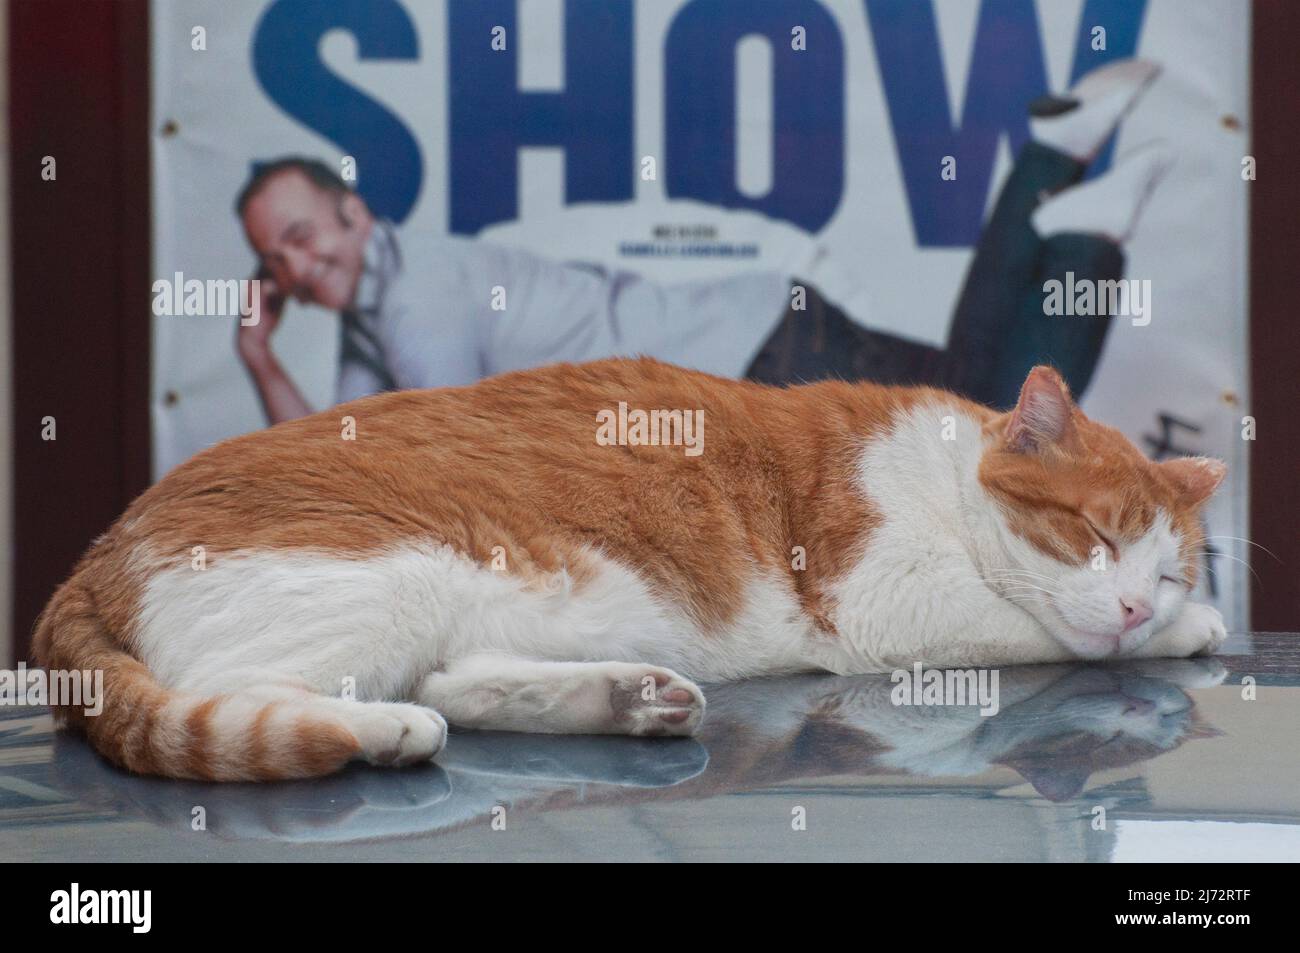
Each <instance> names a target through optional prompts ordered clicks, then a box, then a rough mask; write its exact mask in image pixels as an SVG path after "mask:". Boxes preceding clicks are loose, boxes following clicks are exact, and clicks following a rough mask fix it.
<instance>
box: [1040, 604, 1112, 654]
mask: <svg viewBox="0 0 1300 953" xmlns="http://www.w3.org/2000/svg"><path fill="white" fill-rule="evenodd" d="M1043 601H1044V602H1045V603H1046V605H1047V608H1048V609H1049V610H1050V611H1051V613H1052V615H1053V616H1054V617H1055V620H1056V621H1057V622H1058V623H1059V624H1060V627H1061V628H1062V629H1064V631H1065V632H1066V633H1067V636H1068V637H1066V638H1062V640H1061V641H1063V642H1064V643H1065V644H1066V647H1067V648H1069V649H1070V650H1071V651H1073V652H1074V653H1075V654H1076V655H1079V656H1082V657H1083V658H1106V657H1108V656H1111V655H1122V654H1123V642H1122V639H1121V637H1122V635H1123V633H1122V632H1096V631H1093V630H1089V629H1082V628H1080V627H1079V626H1077V625H1075V624H1073V623H1072V622H1070V620H1069V619H1067V618H1066V617H1065V613H1063V612H1062V611H1061V610H1060V609H1058V608H1057V607H1056V603H1055V602H1053V601H1052V597H1051V596H1048V597H1047V598H1046V599H1044V600H1043Z"/></svg>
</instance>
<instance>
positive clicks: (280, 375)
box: [235, 271, 311, 424]
mask: <svg viewBox="0 0 1300 953" xmlns="http://www.w3.org/2000/svg"><path fill="white" fill-rule="evenodd" d="M257 277H258V279H259V282H260V284H259V285H258V294H259V301H258V308H259V312H258V315H259V318H260V320H259V321H258V322H257V323H256V324H244V322H243V321H242V320H241V321H240V322H239V329H238V330H237V331H236V332H235V350H236V351H238V352H239V359H240V360H241V361H243V362H244V367H246V368H247V369H248V373H249V374H250V375H251V376H252V378H253V385H254V386H255V387H256V388H257V396H258V397H259V398H260V399H261V401H262V408H263V409H264V410H265V411H266V417H267V419H268V420H269V421H270V422H271V423H273V424H278V423H280V422H281V421H284V420H293V419H294V418H295V417H305V416H307V415H308V414H310V413H311V407H310V406H309V405H308V404H307V401H306V400H304V399H303V396H302V394H301V393H299V391H298V388H297V387H296V386H295V385H294V383H293V380H292V379H290V377H289V375H288V374H286V373H285V372H284V368H282V367H281V366H280V362H279V361H277V360H276V359H275V352H274V351H272V350H271V335H272V334H274V333H275V329H276V328H278V327H279V326H280V317H281V315H282V314H283V313H284V294H283V293H282V292H281V291H280V288H279V286H278V285H277V284H276V283H275V282H274V281H273V280H272V279H271V278H270V276H269V275H267V274H266V273H265V272H264V271H263V272H259V273H258V275H257Z"/></svg>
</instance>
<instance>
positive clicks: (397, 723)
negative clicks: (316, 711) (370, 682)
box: [343, 702, 447, 767]
mask: <svg viewBox="0 0 1300 953" xmlns="http://www.w3.org/2000/svg"><path fill="white" fill-rule="evenodd" d="M349 709H351V710H349ZM343 711H344V712H345V719H344V720H345V721H346V723H347V726H348V728H349V729H350V730H351V731H352V734H353V735H355V736H356V739H357V741H358V742H360V744H361V757H363V758H364V759H365V760H366V761H369V762H370V763H371V764H378V765H384V766H388V767H401V766H403V765H408V764H418V763H419V762H421V761H428V760H430V759H431V758H433V757H434V756H435V755H436V754H437V753H438V752H439V751H441V750H442V748H443V745H445V744H446V743H447V722H445V721H444V720H443V718H442V716H441V715H439V714H438V713H437V712H436V711H434V710H433V709H432V708H424V707H422V706H420V705H408V704H402V703H396V702H349V703H348V708H345V709H343Z"/></svg>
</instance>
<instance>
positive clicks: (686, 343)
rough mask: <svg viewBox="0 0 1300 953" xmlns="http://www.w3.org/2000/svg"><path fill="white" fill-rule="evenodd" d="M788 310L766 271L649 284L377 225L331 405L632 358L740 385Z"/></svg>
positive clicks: (784, 284) (786, 290)
mask: <svg viewBox="0 0 1300 953" xmlns="http://www.w3.org/2000/svg"><path fill="white" fill-rule="evenodd" d="M789 303H790V277H789V276H788V275H784V274H781V273H780V272H776V271H754V272H749V273H745V274H740V275H736V276H733V277H728V278H720V279H714V280H703V281H691V282H685V283H679V284H660V283H656V282H653V281H650V280H647V279H645V278H642V277H641V276H640V275H637V274H635V273H634V272H630V271H621V270H619V271H608V270H605V269H603V268H600V267H597V266H592V265H586V264H580V263H576V264H568V263H564V264H562V263H559V262H553V261H549V260H547V259H545V258H542V257H540V256H538V255H534V254H531V253H530V252H526V251H523V250H519V249H514V248H509V247H506V246H503V245H496V244H492V243H490V242H485V241H476V240H473V239H465V238H458V237H454V236H445V235H434V234H427V233H424V234H422V233H419V232H417V231H407V232H402V233H401V234H400V235H399V234H398V233H397V231H396V230H395V229H394V228H393V227H392V225H391V224H389V223H387V222H376V223H375V226H374V228H373V230H372V233H371V236H370V238H369V240H368V242H367V244H366V249H365V263H364V267H363V270H362V275H361V280H360V283H359V285H358V288H357V295H356V300H355V302H354V305H353V306H352V307H351V308H349V309H348V310H346V311H345V312H344V313H343V322H342V336H343V338H342V348H341V353H340V361H339V375H338V386H337V397H338V401H339V402H340V403H342V402H344V401H348V400H353V399H355V398H357V397H362V396H364V395H366V394H373V393H377V392H379V391H382V390H387V389H391V388H403V389H405V388H413V387H455V386H460V385H464V384H470V383H473V382H474V381H476V380H479V379H480V378H482V377H487V376H490V375H493V374H500V373H503V372H505V371H511V370H518V369H521V368H527V367H538V366H542V365H545V364H553V363H557V362H561V361H568V362H575V363H576V362H580V361H590V360H596V359H598V358H603V357H618V356H622V357H632V356H637V355H647V356H650V357H656V358H659V359H660V360H663V361H668V362H670V363H673V364H678V365H681V366H683V367H689V368H694V369H697V370H701V371H706V372H708V373H711V374H718V375H722V376H725V377H741V376H743V375H744V373H745V371H746V370H747V369H748V367H749V365H750V364H751V363H752V361H753V359H754V357H755V356H756V355H757V353H758V351H759V349H760V348H761V347H762V346H763V343H764V342H765V341H766V340H767V338H768V336H769V335H770V334H771V333H772V331H773V330H774V329H775V327H776V324H777V321H778V320H779V319H780V317H781V316H782V314H784V313H785V309H786V307H787V306H788V305H789ZM494 305H496V307H494Z"/></svg>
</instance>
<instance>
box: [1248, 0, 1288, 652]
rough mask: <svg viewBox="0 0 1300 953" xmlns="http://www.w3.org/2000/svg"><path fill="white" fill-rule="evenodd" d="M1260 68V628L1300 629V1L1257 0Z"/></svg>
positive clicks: (1256, 199)
mask: <svg viewBox="0 0 1300 953" xmlns="http://www.w3.org/2000/svg"><path fill="white" fill-rule="evenodd" d="M1254 18H1255V19H1254V30H1253V32H1254V38H1253V44H1252V46H1253V56H1252V63H1253V67H1252V73H1251V114H1252V115H1251V127H1252V134H1251V149H1252V152H1251V154H1252V155H1253V156H1254V157H1255V159H1256V163H1257V178H1256V180H1255V181H1254V182H1252V183H1250V367H1251V382H1250V391H1251V397H1250V411H1249V412H1250V413H1251V414H1253V415H1254V417H1255V419H1256V421H1257V423H1258V426H1259V432H1258V437H1257V439H1256V440H1255V441H1254V443H1252V444H1251V446H1250V538H1251V539H1252V540H1254V541H1255V542H1256V543H1258V544H1259V545H1260V546H1264V547H1267V549H1269V550H1271V551H1272V552H1273V553H1274V554H1275V555H1276V557H1277V558H1276V559H1275V558H1272V557H1270V556H1269V555H1268V554H1267V553H1265V552H1263V551H1261V550H1260V549H1257V548H1255V547H1251V549H1252V551H1253V552H1252V555H1251V557H1250V562H1251V567H1252V568H1253V569H1254V570H1255V576H1252V582H1253V584H1254V588H1253V589H1252V590H1251V612H1250V616H1251V619H1250V622H1251V628H1252V629H1254V630H1256V631H1259V632H1269V631H1287V632H1294V631H1296V630H1297V629H1300V424H1297V422H1296V413H1297V411H1298V410H1300V407H1298V406H1297V405H1298V404H1300V400H1298V399H1297V398H1298V397H1300V370H1298V368H1300V314H1298V313H1297V311H1298V310H1300V308H1298V306H1300V294H1298V292H1300V278H1298V277H1297V276H1298V275H1300V240H1297V236H1298V235H1300V121H1298V118H1297V113H1298V111H1300V55H1297V53H1296V39H1297V37H1300V3H1296V2H1294V0H1257V2H1256V3H1255V7H1254Z"/></svg>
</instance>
